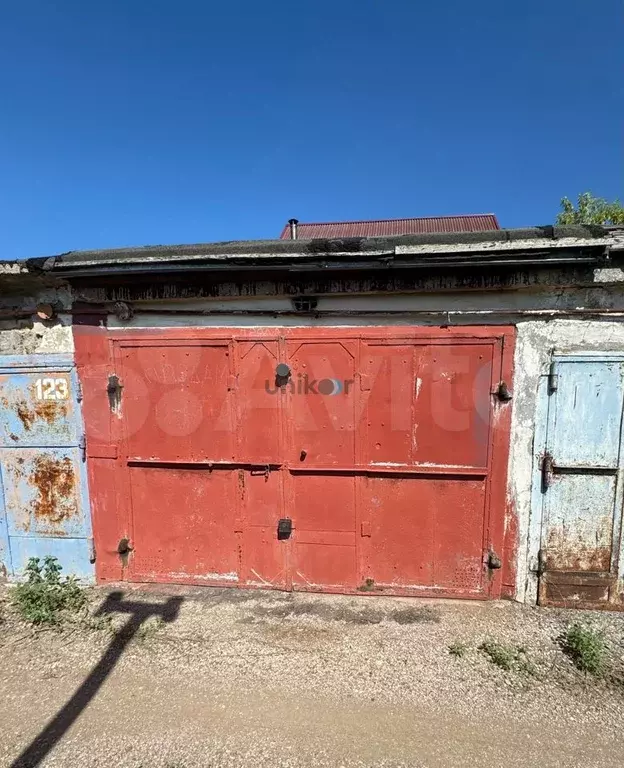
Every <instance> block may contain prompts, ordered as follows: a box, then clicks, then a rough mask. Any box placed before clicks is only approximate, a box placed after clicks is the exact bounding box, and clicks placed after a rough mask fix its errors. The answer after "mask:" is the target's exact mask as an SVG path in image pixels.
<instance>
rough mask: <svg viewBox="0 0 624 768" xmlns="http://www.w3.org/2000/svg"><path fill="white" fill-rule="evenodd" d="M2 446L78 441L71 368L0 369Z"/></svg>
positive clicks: (57, 443) (0, 429)
mask: <svg viewBox="0 0 624 768" xmlns="http://www.w3.org/2000/svg"><path fill="white" fill-rule="evenodd" d="M0 392H1V394H0V445H2V446H5V447H12V446H16V445H20V446H48V445H68V444H71V443H77V442H78V438H79V421H78V418H77V415H76V406H75V399H76V392H75V382H74V380H73V379H72V377H71V375H70V372H69V370H67V369H65V370H63V369H61V370H59V369H58V368H57V369H54V368H53V369H47V368H39V369H34V370H33V369H31V370H27V371H23V370H20V369H19V368H18V369H14V370H11V371H7V370H6V369H5V371H4V372H0Z"/></svg>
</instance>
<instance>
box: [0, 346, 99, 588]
mask: <svg viewBox="0 0 624 768" xmlns="http://www.w3.org/2000/svg"><path fill="white" fill-rule="evenodd" d="M46 555H54V556H56V557H57V558H58V560H59V562H60V564H61V565H62V567H63V573H65V574H70V573H71V574H75V575H77V576H79V577H81V578H83V579H86V580H89V581H91V580H93V574H94V568H93V561H94V559H95V553H94V551H93V540H92V537H91V521H90V516H89V505H88V494H87V482H86V467H85V444H84V438H83V431H82V419H81V413H80V394H79V387H78V379H77V376H76V371H75V368H74V366H73V363H72V361H71V358H69V357H67V358H66V357H61V356H55V357H51V356H48V357H46V358H43V356H33V357H18V356H15V357H13V356H7V357H2V358H0V568H2V569H3V570H4V571H5V572H6V573H7V575H9V576H18V575H19V574H20V573H21V572H22V571H23V569H24V566H25V565H26V563H27V562H28V559H29V558H30V557H41V558H43V557H45V556H46Z"/></svg>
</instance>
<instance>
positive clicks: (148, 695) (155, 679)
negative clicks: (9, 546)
mask: <svg viewBox="0 0 624 768" xmlns="http://www.w3.org/2000/svg"><path fill="white" fill-rule="evenodd" d="M123 589H124V595H123V596H122V597H120V596H114V597H113V598H111V597H107V593H106V592H104V591H95V592H94V595H93V602H92V605H91V606H90V609H89V612H88V614H87V613H85V614H84V615H82V616H80V617H77V618H76V619H75V620H74V621H73V622H72V623H70V624H69V625H67V626H65V627H64V629H63V630H62V631H57V630H51V631H50V630H48V631H42V632H33V631H32V629H30V628H29V627H27V626H26V625H25V624H23V623H21V622H19V621H18V620H17V618H16V617H15V616H14V614H13V611H12V609H10V608H9V607H8V601H7V598H6V595H7V592H6V590H4V592H0V601H1V600H4V609H3V615H4V619H3V620H2V621H1V622H0V698H1V701H2V706H1V707H0V765H2V766H35V765H42V766H59V767H60V766H63V767H69V766H72V768H73V767H75V766H107V767H108V766H116V767H117V766H118V767H119V768H124V767H126V766H128V767H132V768H195V767H196V766H206V767H208V766H214V767H215V768H217V767H218V768H221V767H222V766H254V767H255V766H259V767H260V766H271V768H275V767H277V766H345V768H351V767H352V766H379V767H381V766H388V767H392V768H397V767H398V766H427V767H428V768H453V767H454V766H458V767H459V766H477V767H478V766H488V768H492V767H493V766H499V765H504V766H529V765H531V766H534V765H539V766H540V768H548V767H549V766H565V767H566V768H572V766H583V768H593V766H614V767H615V766H618V768H619V767H620V766H622V765H623V764H624V727H623V726H624V684H623V683H622V682H621V679H622V669H623V667H624V659H623V656H624V616H621V615H617V614H607V613H593V614H589V613H583V614H579V613H573V612H569V611H568V612H566V611H555V610H545V609H531V608H525V607H521V606H518V605H515V604H510V603H490V604H481V603H457V602H450V601H447V602H443V601H435V602H432V601H414V600H408V599H392V598H377V597H375V598H371V597H361V598H347V597H339V596H311V595H295V596H292V595H287V594H283V593H268V592H253V591H237V590H211V589H175V588H171V589H168V590H166V591H165V590H163V589H162V588H161V589H146V588H139V589H137V588H134V589H128V587H127V586H125V587H124V588H123ZM3 596H4V597H3ZM102 601H104V603H103V602H102ZM102 605H103V606H104V607H103V608H102ZM98 612H99V615H98ZM163 617H164V618H163ZM577 620H581V621H583V622H589V623H590V624H592V625H593V626H594V627H596V628H597V629H600V630H602V631H604V632H605V635H606V637H607V640H608V645H609V654H610V670H611V674H610V675H609V676H608V677H606V678H605V679H600V680H594V679H593V678H588V677H586V676H585V675H583V674H581V673H579V672H578V671H577V670H576V669H575V668H574V666H573V665H572V663H571V662H570V660H569V659H568V658H567V657H566V656H565V655H564V654H563V653H562V651H561V649H560V647H559V645H558V643H557V637H558V635H559V634H560V633H561V631H562V630H563V629H564V627H565V626H566V625H567V624H568V623H570V622H572V621H577ZM487 639H496V640H499V641H500V642H503V643H505V644H506V645H508V646H511V645H513V646H515V647H518V646H521V647H522V649H523V650H522V652H521V654H520V656H519V658H520V659H521V662H519V663H518V665H517V666H515V667H514V669H512V670H507V671H506V670H503V669H500V668H498V667H497V666H495V665H493V664H492V663H491V662H490V661H489V660H488V659H487V657H486V655H485V654H484V653H483V652H482V651H481V650H479V647H478V646H479V645H480V644H481V643H482V642H483V641H484V640H487ZM453 643H464V644H465V646H466V651H465V653H464V654H463V655H462V656H461V657H459V658H456V657H454V656H452V655H451V654H450V653H449V650H448V648H449V645H451V644H453ZM20 755H22V757H21V758H20V757H19V756H20Z"/></svg>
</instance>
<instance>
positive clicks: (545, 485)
mask: <svg viewBox="0 0 624 768" xmlns="http://www.w3.org/2000/svg"><path fill="white" fill-rule="evenodd" d="M554 469H555V463H554V461H553V457H552V456H551V454H550V453H548V452H546V453H545V454H544V456H543V458H542V493H546V491H547V490H548V489H549V488H550V486H551V485H552V482H553V473H554Z"/></svg>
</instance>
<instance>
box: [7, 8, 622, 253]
mask: <svg viewBox="0 0 624 768" xmlns="http://www.w3.org/2000/svg"><path fill="white" fill-rule="evenodd" d="M622 16H623V14H622V5H621V0H600V2H596V3H593V4H592V3H588V2H587V1H586V0H524V2H510V1H509V0H474V2H466V0H447V1H446V2H444V1H442V2H437V3H434V2H423V0H314V2H312V0H289V1H288V2H286V1H285V0H265V1H264V2H258V0H238V2H237V1H236V0H230V2H228V3H225V2H211V1H210V0H176V1H175V2H174V0H168V1H166V2H165V1H163V0H107V1H106V2H104V1H103V0H102V1H100V2H97V1H96V0H82V1H78V0H57V1H56V2H54V3H53V2H50V0H20V1H19V2H8V0H7V1H5V2H2V3H0V168H1V174H2V175H1V182H0V259H6V258H12V257H24V256H36V255H44V254H52V253H58V252H61V251H66V250H70V249H79V248H105V247H115V246H123V245H143V244H151V243H180V242H201V241H212V240H224V239H238V238H244V239H246V238H268V237H274V236H277V235H278V233H279V232H280V229H281V227H282V225H283V224H284V223H285V221H286V220H287V219H288V218H289V217H291V216H296V217H297V218H299V219H301V220H302V221H324V220H325V221H332V220H338V219H359V218H392V217H403V216H420V215H435V214H452V213H471V212H495V213H496V214H498V216H499V219H500V221H501V224H502V225H503V226H510V227H515V226H523V225H531V224H541V223H547V222H551V221H552V220H553V218H554V216H555V214H556V211H557V209H558V202H559V198H560V197H561V196H562V195H568V196H570V197H572V196H576V195H577V194H578V193H579V192H582V191H584V190H591V191H593V192H594V193H595V194H598V195H601V196H605V197H617V196H622V195H623V192H624V157H623V155H624V153H623V141H624V129H623V126H624V77H623V73H624V67H623V65H624V46H623V44H622V40H624V23H623V18H622Z"/></svg>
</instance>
